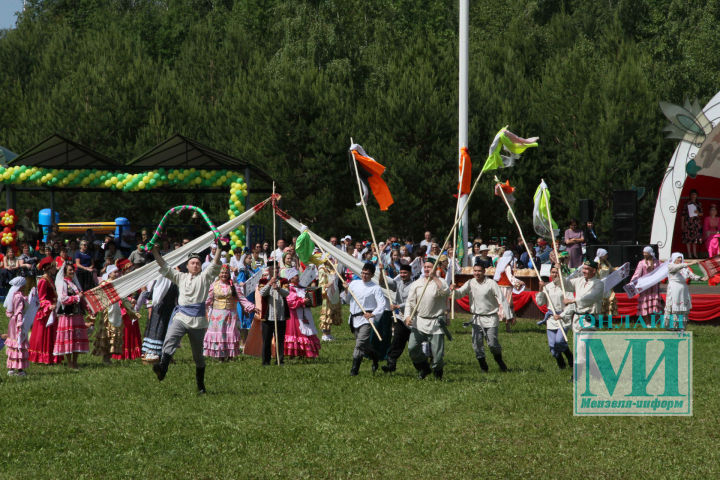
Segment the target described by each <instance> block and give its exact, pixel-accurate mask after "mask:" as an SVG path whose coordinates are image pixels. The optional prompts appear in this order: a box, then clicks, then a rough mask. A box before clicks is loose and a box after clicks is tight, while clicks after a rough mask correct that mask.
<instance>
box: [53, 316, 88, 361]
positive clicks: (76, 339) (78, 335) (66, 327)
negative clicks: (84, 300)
mask: <svg viewBox="0 0 720 480" xmlns="http://www.w3.org/2000/svg"><path fill="white" fill-rule="evenodd" d="M89 351H90V343H89V342H88V333H87V327H86V326H85V319H84V317H83V315H82V314H81V313H78V314H75V315H58V322H57V333H56V334H55V346H54V347H53V355H58V356H59V355H68V354H70V353H88V352H89Z"/></svg>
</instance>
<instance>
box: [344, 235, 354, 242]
mask: <svg viewBox="0 0 720 480" xmlns="http://www.w3.org/2000/svg"><path fill="white" fill-rule="evenodd" d="M342 240H343V242H344V241H345V240H352V237H351V236H350V235H345V236H344V237H343V239H342Z"/></svg>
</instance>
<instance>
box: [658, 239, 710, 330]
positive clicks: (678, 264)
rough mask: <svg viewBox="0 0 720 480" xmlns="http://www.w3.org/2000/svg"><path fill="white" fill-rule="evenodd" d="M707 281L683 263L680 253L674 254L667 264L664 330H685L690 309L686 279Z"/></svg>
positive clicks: (683, 259) (690, 303)
mask: <svg viewBox="0 0 720 480" xmlns="http://www.w3.org/2000/svg"><path fill="white" fill-rule="evenodd" d="M688 278H689V279H690V280H702V281H707V277H699V276H697V275H695V274H694V273H693V272H692V270H690V265H688V264H687V263H685V258H684V257H683V254H682V253H679V252H675V253H673V254H672V256H671V257H670V263H668V286H667V294H666V296H665V319H664V320H665V322H664V323H665V328H667V329H668V330H685V328H686V325H687V323H688V321H689V320H690V317H689V314H690V309H691V308H692V302H691V301H690V290H689V288H688V284H687V281H686V280H687V279H688Z"/></svg>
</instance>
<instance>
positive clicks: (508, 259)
mask: <svg viewBox="0 0 720 480" xmlns="http://www.w3.org/2000/svg"><path fill="white" fill-rule="evenodd" d="M514 267H515V253H514V252H513V251H512V250H506V251H505V252H504V253H503V255H502V257H500V259H499V260H498V262H497V267H495V275H494V276H493V280H495V281H496V282H497V284H498V286H499V287H500V291H501V292H502V294H503V296H504V297H505V300H506V301H507V305H508V308H507V311H505V309H504V308H502V306H501V307H500V309H501V310H502V312H500V313H502V319H503V320H504V321H505V331H507V332H509V331H510V327H511V326H512V325H514V324H515V322H516V321H517V320H516V319H515V314H514V312H513V298H512V292H513V288H522V287H523V285H524V283H523V282H522V281H520V280H518V279H517V278H515V275H513V273H514Z"/></svg>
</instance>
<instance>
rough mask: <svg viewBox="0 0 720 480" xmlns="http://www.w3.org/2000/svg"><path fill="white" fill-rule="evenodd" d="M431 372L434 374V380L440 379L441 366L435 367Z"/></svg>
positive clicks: (441, 374)
mask: <svg viewBox="0 0 720 480" xmlns="http://www.w3.org/2000/svg"><path fill="white" fill-rule="evenodd" d="M433 373H434V374H435V380H442V376H443V369H442V368H436V369H435V370H434V371H433Z"/></svg>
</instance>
